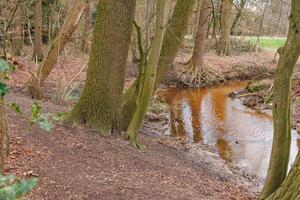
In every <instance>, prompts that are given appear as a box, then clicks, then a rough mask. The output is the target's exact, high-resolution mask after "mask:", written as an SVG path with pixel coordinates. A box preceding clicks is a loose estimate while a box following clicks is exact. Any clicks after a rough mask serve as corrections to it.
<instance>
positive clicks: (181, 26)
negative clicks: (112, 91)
mask: <svg viewBox="0 0 300 200" xmlns="http://www.w3.org/2000/svg"><path fill="white" fill-rule="evenodd" d="M194 5H195V0H180V1H177V3H176V5H175V8H174V11H173V14H172V17H171V20H170V22H169V24H168V26H167V29H166V33H165V36H164V40H163V44H162V48H161V52H160V56H159V61H158V68H157V73H156V81H155V82H156V83H155V84H156V86H157V85H159V84H160V83H161V82H162V81H163V79H164V78H165V75H166V73H167V72H168V71H169V70H170V69H171V66H172V64H173V60H174V58H175V57H176V55H177V53H178V50H179V47H180V44H181V43H182V41H183V39H184V36H185V34H186V31H187V25H188V20H189V17H190V16H191V14H192V11H193V8H194ZM137 98H138V88H137V87H136V84H132V85H131V86H130V88H129V89H128V91H127V92H126V93H125V95H124V96H123V105H122V120H121V123H122V124H121V125H122V129H123V130H126V129H127V127H128V125H129V123H130V121H131V119H132V117H133V114H134V112H135V110H136V100H137Z"/></svg>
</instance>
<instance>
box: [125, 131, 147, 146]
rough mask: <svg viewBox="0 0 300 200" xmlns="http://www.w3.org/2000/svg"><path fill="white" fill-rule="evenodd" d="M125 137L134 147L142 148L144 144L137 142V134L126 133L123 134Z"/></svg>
mask: <svg viewBox="0 0 300 200" xmlns="http://www.w3.org/2000/svg"><path fill="white" fill-rule="evenodd" d="M125 139H126V140H128V141H129V142H130V144H132V145H133V146H134V147H135V148H138V149H144V148H145V146H144V145H143V144H141V143H139V141H138V134H137V133H134V132H132V133H127V134H126V135H125Z"/></svg>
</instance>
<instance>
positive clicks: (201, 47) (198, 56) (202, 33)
mask: <svg viewBox="0 0 300 200" xmlns="http://www.w3.org/2000/svg"><path fill="white" fill-rule="evenodd" d="M210 11H211V0H202V4H201V11H200V16H199V20H198V25H197V31H196V39H195V45H194V50H193V54H192V58H191V64H192V65H193V66H197V67H202V66H203V57H204V53H205V47H206V33H207V29H208V20H209V14H210Z"/></svg>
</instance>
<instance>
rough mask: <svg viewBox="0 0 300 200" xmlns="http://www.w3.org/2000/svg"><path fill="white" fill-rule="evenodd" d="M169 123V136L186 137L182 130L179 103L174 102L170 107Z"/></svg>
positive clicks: (182, 124) (182, 122)
mask: <svg viewBox="0 0 300 200" xmlns="http://www.w3.org/2000/svg"><path fill="white" fill-rule="evenodd" d="M170 121H171V134H172V135H173V136H174V137H186V135H187V133H186V131H185V128H184V121H183V117H182V108H181V102H180V101H175V102H172V104H171V105H170Z"/></svg>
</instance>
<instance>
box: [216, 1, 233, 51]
mask: <svg viewBox="0 0 300 200" xmlns="http://www.w3.org/2000/svg"><path fill="white" fill-rule="evenodd" d="M232 6H233V4H232V0H223V3H222V11H221V36H220V40H219V50H218V54H219V55H220V56H227V55H229V53H230V28H231V23H232V14H231V12H232Z"/></svg>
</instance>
